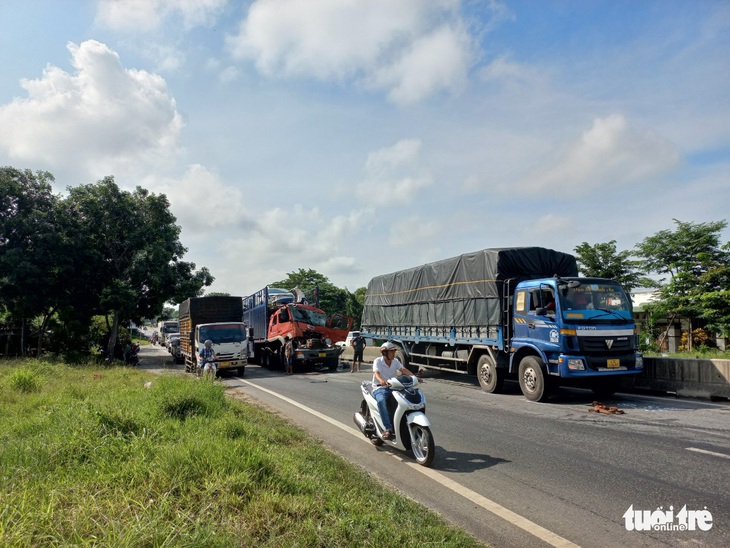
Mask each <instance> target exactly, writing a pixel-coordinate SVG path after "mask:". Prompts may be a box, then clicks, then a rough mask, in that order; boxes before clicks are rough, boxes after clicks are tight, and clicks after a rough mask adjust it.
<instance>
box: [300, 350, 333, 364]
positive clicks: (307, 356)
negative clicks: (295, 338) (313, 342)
mask: <svg viewBox="0 0 730 548" xmlns="http://www.w3.org/2000/svg"><path fill="white" fill-rule="evenodd" d="M341 353H342V352H340V350H339V348H312V349H310V348H297V349H296V350H295V351H294V360H293V361H294V362H295V363H300V364H305V365H312V366H317V365H329V364H330V363H331V362H332V360H336V359H337V358H338V357H339V356H340V354H341Z"/></svg>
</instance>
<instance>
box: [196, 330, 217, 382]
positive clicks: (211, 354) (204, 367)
mask: <svg viewBox="0 0 730 548" xmlns="http://www.w3.org/2000/svg"><path fill="white" fill-rule="evenodd" d="M203 344H204V345H205V346H203V348H201V349H200V352H199V354H198V358H199V359H198V364H199V367H198V378H200V376H201V375H202V374H203V373H207V372H208V371H212V372H213V379H215V374H216V370H217V369H218V367H217V366H216V364H215V360H217V359H218V356H216V355H215V351H214V350H213V341H211V340H210V339H208V340H206V341H205V343H203Z"/></svg>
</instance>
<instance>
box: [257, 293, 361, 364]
mask: <svg viewBox="0 0 730 548" xmlns="http://www.w3.org/2000/svg"><path fill="white" fill-rule="evenodd" d="M243 321H244V323H245V324H246V325H247V326H248V328H249V329H252V330H253V346H254V358H253V361H254V362H255V363H259V364H261V365H262V366H264V367H280V366H283V364H284V363H285V361H284V344H285V341H286V339H285V337H287V336H289V338H291V339H292V342H293V345H294V356H293V359H292V365H293V366H294V368H295V369H305V370H309V371H311V370H313V369H315V368H326V369H329V370H330V371H334V370H336V369H337V365H338V363H339V359H340V354H342V352H343V347H340V346H337V345H336V344H335V343H337V342H340V341H344V340H345V338H346V337H347V333H348V332H349V331H350V328H351V327H352V324H353V319H352V318H350V317H349V316H343V315H341V314H335V315H333V316H332V317H331V318H327V315H326V314H325V312H324V311H323V310H321V309H319V308H317V307H316V306H312V305H310V304H307V303H306V300H304V299H302V298H301V297H300V298H297V297H296V296H295V294H294V292H292V291H288V290H286V289H277V288H273V287H264V288H263V289H261V290H259V291H257V292H256V293H254V294H252V295H249V296H248V297H244V299H243Z"/></svg>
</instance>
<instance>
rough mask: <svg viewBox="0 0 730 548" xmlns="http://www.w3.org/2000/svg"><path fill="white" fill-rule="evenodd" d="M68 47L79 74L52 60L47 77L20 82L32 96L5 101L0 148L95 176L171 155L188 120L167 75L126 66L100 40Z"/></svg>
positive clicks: (47, 166) (128, 169) (48, 165)
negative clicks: (164, 78) (166, 79)
mask: <svg viewBox="0 0 730 548" xmlns="http://www.w3.org/2000/svg"><path fill="white" fill-rule="evenodd" d="M68 49H69V51H70V52H71V56H72V61H71V62H72V65H73V67H74V69H75V72H74V73H72V74H70V73H67V72H65V71H63V70H62V69H60V68H58V67H54V66H48V67H46V69H45V70H44V71H43V76H42V77H41V78H39V79H37V80H25V79H24V80H22V81H21V82H20V85H21V86H22V87H23V89H25V90H26V91H27V94H28V96H27V98H24V99H14V100H13V101H12V102H10V103H9V104H6V105H3V106H0V127H2V128H3V132H2V133H0V150H2V151H4V152H5V153H6V154H7V155H8V157H9V158H10V159H11V160H13V161H19V162H27V163H32V164H35V165H38V166H39V167H40V166H42V167H43V169H49V170H51V171H55V170H61V171H63V172H65V171H70V172H71V173H74V174H76V176H79V175H83V176H84V177H91V178H94V179H101V178H102V177H103V176H105V175H110V174H114V175H116V174H118V173H119V172H127V173H129V172H134V171H135V169H136V168H137V167H139V168H140V169H141V168H142V166H144V167H145V168H146V167H147V166H149V165H158V166H161V165H163V164H164V163H165V162H166V161H167V160H169V159H171V158H172V157H173V156H174V154H175V153H176V152H177V140H178V136H179V133H180V130H181V128H182V125H183V123H182V119H181V117H180V115H179V113H178V112H177V109H176V105H175V100H174V99H173V98H172V96H171V95H170V94H169V92H168V90H167V86H166V83H165V81H164V80H163V79H162V78H161V77H160V76H157V75H155V74H151V73H149V72H146V71H143V70H135V69H126V68H124V66H122V63H121V61H120V59H119V55H117V53H116V52H114V51H112V50H111V49H110V48H109V47H107V46H106V45H104V44H102V43H100V42H97V41H94V40H88V41H86V42H83V43H81V44H80V45H76V44H73V43H69V44H68ZM79 168H81V171H82V172H83V173H81V174H79Z"/></svg>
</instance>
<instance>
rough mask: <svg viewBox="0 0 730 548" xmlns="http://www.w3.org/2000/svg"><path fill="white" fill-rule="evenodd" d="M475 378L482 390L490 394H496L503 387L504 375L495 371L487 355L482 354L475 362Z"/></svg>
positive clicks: (493, 364)
mask: <svg viewBox="0 0 730 548" xmlns="http://www.w3.org/2000/svg"><path fill="white" fill-rule="evenodd" d="M477 378H478V379H479V385H480V386H481V387H482V390H484V391H485V392H488V393H490V394H498V393H499V392H501V391H502V386H503V385H504V374H503V372H502V371H499V370H498V369H497V364H496V363H494V361H493V360H492V357H491V356H490V355H489V354H483V355H482V356H481V357H480V358H479V361H478V362H477Z"/></svg>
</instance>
